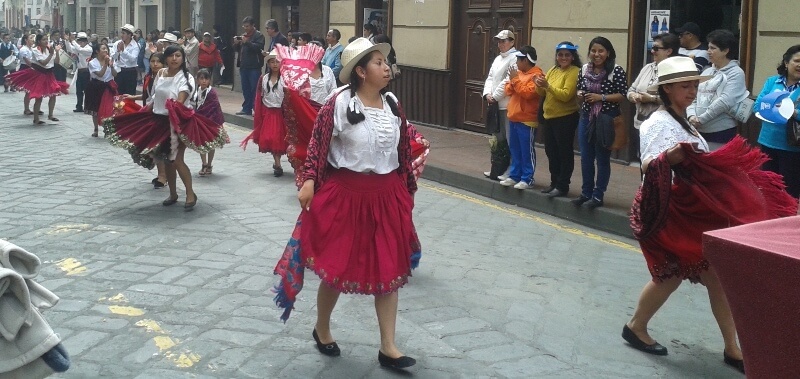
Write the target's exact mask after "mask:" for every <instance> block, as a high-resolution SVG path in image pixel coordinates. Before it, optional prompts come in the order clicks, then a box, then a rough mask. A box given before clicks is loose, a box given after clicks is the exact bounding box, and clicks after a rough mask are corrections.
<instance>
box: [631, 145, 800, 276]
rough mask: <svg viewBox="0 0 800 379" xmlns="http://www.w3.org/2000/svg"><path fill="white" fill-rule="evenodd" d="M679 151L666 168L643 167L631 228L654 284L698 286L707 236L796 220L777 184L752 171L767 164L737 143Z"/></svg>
mask: <svg viewBox="0 0 800 379" xmlns="http://www.w3.org/2000/svg"><path fill="white" fill-rule="evenodd" d="M682 146H683V150H684V151H685V152H686V159H685V160H684V161H683V162H682V163H680V164H678V165H676V166H674V167H670V165H669V163H668V162H667V158H666V153H662V154H661V155H660V156H659V157H658V158H656V159H653V160H652V161H651V162H650V164H649V166H648V167H647V171H646V172H645V179H644V182H643V183H642V186H641V187H640V188H639V191H638V192H637V193H636V197H635V198H634V202H633V206H632V208H631V217H630V219H631V228H632V229H633V232H634V236H635V237H636V239H638V240H639V244H640V246H641V248H642V253H643V254H644V256H645V259H646V260H647V266H648V268H649V269H650V274H651V275H652V277H653V280H656V281H661V280H664V279H668V278H670V277H673V276H677V277H680V278H682V279H690V280H692V281H694V282H696V281H698V279H699V274H700V273H701V272H702V271H703V270H706V269H707V268H708V261H706V260H705V258H704V257H703V250H702V235H703V233H705V232H707V231H711V230H716V229H721V228H727V227H732V226H738V225H742V224H747V223H751V222H757V221H763V220H769V219H773V218H778V217H786V216H792V215H795V214H796V212H797V199H794V198H792V197H791V196H789V195H788V194H787V193H786V191H785V186H784V184H783V179H782V177H781V176H780V175H778V174H775V173H773V172H769V171H762V170H761V169H760V167H761V165H762V164H763V163H764V162H765V161H766V160H767V159H768V158H767V156H766V155H765V154H763V153H762V152H761V151H760V150H759V149H757V148H752V147H750V146H749V145H748V144H747V142H746V141H745V140H744V139H743V138H741V137H736V138H735V139H733V140H732V141H731V142H729V143H727V144H726V145H725V146H723V147H722V148H720V149H719V150H717V151H714V152H712V153H708V154H703V153H696V152H694V151H693V149H692V148H691V146H690V145H688V144H682ZM673 171H674V173H675V175H674V178H673Z"/></svg>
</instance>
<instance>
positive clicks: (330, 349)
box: [311, 328, 342, 357]
mask: <svg viewBox="0 0 800 379" xmlns="http://www.w3.org/2000/svg"><path fill="white" fill-rule="evenodd" d="M311 337H314V341H316V342H317V350H319V352H320V353H322V355H327V356H329V357H338V356H340V355H342V351H341V350H339V345H337V344H336V342H335V341H334V342H331V343H329V344H323V343H322V342H320V341H319V336H318V335H317V329H316V328H314V331H313V332H311Z"/></svg>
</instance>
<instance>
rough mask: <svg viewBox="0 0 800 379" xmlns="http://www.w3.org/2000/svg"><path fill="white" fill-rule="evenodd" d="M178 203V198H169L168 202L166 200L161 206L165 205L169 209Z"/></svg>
mask: <svg viewBox="0 0 800 379" xmlns="http://www.w3.org/2000/svg"><path fill="white" fill-rule="evenodd" d="M177 202H178V198H177V197H175V198H174V199H172V198H167V200H164V201H162V202H161V205H163V206H165V207H168V206H170V205H172V204H175V203H177Z"/></svg>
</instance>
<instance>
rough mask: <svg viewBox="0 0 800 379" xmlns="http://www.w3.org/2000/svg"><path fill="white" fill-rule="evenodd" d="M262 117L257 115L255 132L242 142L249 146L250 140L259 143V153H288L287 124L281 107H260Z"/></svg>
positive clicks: (242, 144) (254, 126)
mask: <svg viewBox="0 0 800 379" xmlns="http://www.w3.org/2000/svg"><path fill="white" fill-rule="evenodd" d="M259 109H260V111H261V114H260V117H255V120H257V121H259V122H257V123H256V122H254V124H253V132H252V133H250V135H248V136H247V137H246V138H245V139H244V140H243V141H242V143H241V146H242V147H245V146H247V143H248V142H249V141H253V142H254V143H255V144H256V145H258V152H259V153H272V154H281V155H283V154H286V147H287V143H286V124H285V123H284V121H283V110H282V109H281V108H270V107H267V106H263V107H259Z"/></svg>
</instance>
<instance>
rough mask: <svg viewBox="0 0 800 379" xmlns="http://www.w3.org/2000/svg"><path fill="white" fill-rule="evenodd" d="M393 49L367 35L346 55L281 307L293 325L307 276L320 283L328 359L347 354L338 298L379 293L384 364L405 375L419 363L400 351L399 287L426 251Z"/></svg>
mask: <svg viewBox="0 0 800 379" xmlns="http://www.w3.org/2000/svg"><path fill="white" fill-rule="evenodd" d="M389 50H390V47H389V45H387V44H377V45H373V44H372V43H370V42H369V40H367V39H366V38H359V39H356V40H355V41H353V42H352V43H351V44H349V45H348V46H347V47H346V48H345V49H344V51H343V52H342V64H343V69H342V71H341V73H340V74H339V79H340V80H341V81H342V82H343V83H349V86H348V87H345V88H344V89H342V90H340V91H338V92H336V93H334V94H333V95H332V96H331V98H330V99H328V100H327V101H326V102H325V105H324V106H323V107H322V109H321V110H320V112H319V116H318V118H317V121H316V123H315V125H314V131H313V136H312V138H311V143H310V145H309V149H308V158H307V159H306V161H305V165H304V168H303V173H302V180H303V185H302V187H301V189H300V193H299V194H298V199H299V200H300V206H301V208H302V210H301V213H300V217H299V218H298V221H297V226H296V227H295V230H294V232H293V233H292V238H291V239H290V240H289V244H288V245H287V247H286V250H285V251H284V255H283V257H282V258H281V260H280V261H279V262H278V265H277V266H276V268H275V273H276V274H278V275H280V276H281V282H280V284H279V285H278V286H277V288H276V292H277V296H276V298H275V301H276V303H277V304H278V305H279V306H281V307H283V308H285V309H286V311H285V312H284V314H283V315H282V316H281V318H282V319H283V320H286V319H288V317H289V314H290V312H291V310H292V307H293V305H294V302H295V298H296V296H297V293H298V292H299V291H300V289H301V288H302V281H303V278H302V277H303V270H304V268H305V267H308V268H309V269H311V270H313V271H314V272H315V273H317V275H319V277H320V278H321V279H322V281H321V283H320V286H319V292H318V293H317V322H316V325H315V328H314V331H313V333H312V336H313V337H314V340H315V341H316V344H317V349H318V350H319V351H320V353H322V354H324V355H328V356H338V355H340V350H339V347H338V345H337V344H336V342H335V339H334V338H333V335H332V334H331V325H330V318H331V313H332V312H333V309H334V307H335V305H336V302H337V299H338V298H339V294H340V293H342V292H344V293H359V294H366V295H374V296H375V310H376V313H377V316H378V325H379V329H380V336H381V344H380V349H379V351H378V361H379V363H380V364H381V366H384V367H389V368H395V369H399V368H406V367H410V366H412V365H414V364H415V363H416V361H415V360H414V359H413V358H410V357H407V356H405V355H403V353H401V352H400V350H399V349H398V348H397V346H396V345H395V325H396V321H397V304H398V290H399V288H400V287H402V286H403V285H404V284H406V283H407V282H408V277H409V276H411V269H412V268H413V267H415V266H416V265H417V263H418V262H419V257H420V254H421V249H420V245H419V240H418V238H417V236H416V232H415V230H414V223H413V221H412V217H411V210H412V208H413V206H414V201H413V198H412V195H413V193H414V192H415V191H416V189H417V186H416V182H415V180H414V175H413V173H412V170H411V146H410V139H411V138H412V136H411V134H412V131H411V130H410V128H409V127H408V124H407V122H406V118H405V116H404V114H403V111H402V108H401V107H400V105H399V104H398V102H397V99H396V98H395V97H394V95H393V94H391V93H389V92H386V91H385V87H386V86H387V85H388V84H389V80H390V78H391V76H390V72H389V66H388V65H387V64H386V55H387V54H388V53H389Z"/></svg>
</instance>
